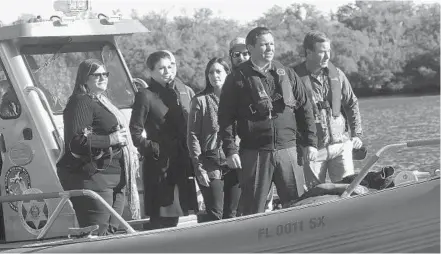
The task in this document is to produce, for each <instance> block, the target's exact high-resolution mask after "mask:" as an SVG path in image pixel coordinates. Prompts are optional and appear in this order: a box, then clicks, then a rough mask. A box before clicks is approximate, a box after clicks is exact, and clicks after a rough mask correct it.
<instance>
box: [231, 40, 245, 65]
mask: <svg viewBox="0 0 441 254" xmlns="http://www.w3.org/2000/svg"><path fill="white" fill-rule="evenodd" d="M230 59H231V66H232V67H233V70H235V69H236V68H237V66H239V64H241V63H243V62H246V61H248V59H250V52H248V49H247V46H246V45H245V38H242V37H236V38H234V39H233V40H232V41H231V42H230Z"/></svg>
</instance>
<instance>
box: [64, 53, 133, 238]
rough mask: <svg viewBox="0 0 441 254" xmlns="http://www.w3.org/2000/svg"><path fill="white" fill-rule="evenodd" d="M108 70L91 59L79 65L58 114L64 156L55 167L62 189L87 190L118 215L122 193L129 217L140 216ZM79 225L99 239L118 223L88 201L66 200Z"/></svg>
mask: <svg viewBox="0 0 441 254" xmlns="http://www.w3.org/2000/svg"><path fill="white" fill-rule="evenodd" d="M108 77H109V72H107V71H106V68H105V66H104V65H103V64H102V63H101V62H100V61H98V60H96V59H87V60H85V61H83V62H81V63H80V65H79V67H78V72H77V77H76V81H75V87H74V90H73V93H72V95H71V96H70V97H69V101H68V103H67V105H66V108H65V109H64V111H63V119H64V142H65V154H64V156H63V157H62V159H61V160H60V161H59V163H58V164H57V169H58V176H59V178H60V182H61V184H62V186H63V188H64V190H74V189H89V190H93V191H95V192H96V193H98V194H99V195H100V196H101V197H102V198H103V199H104V200H105V201H106V202H107V203H108V204H110V205H111V206H112V207H113V209H115V210H116V211H117V212H118V213H119V214H122V213H123V210H124V203H125V197H124V194H125V193H126V194H127V196H128V201H129V207H130V211H131V213H132V217H133V218H139V214H140V213H139V198H138V191H137V187H136V174H137V171H138V168H139V159H138V155H137V150H136V148H135V147H134V146H133V142H132V139H131V137H130V134H129V133H128V128H129V127H128V123H127V121H126V120H125V118H124V116H123V114H122V113H121V112H120V111H119V110H118V108H116V107H115V106H114V105H113V104H112V103H111V102H110V100H109V99H108V98H107V97H106V96H105V91H106V89H107V83H108ZM71 201H72V205H73V208H74V210H75V214H76V216H77V219H78V223H79V225H80V227H86V226H91V225H99V229H98V232H97V234H98V235H107V234H109V233H114V232H115V231H116V230H117V229H118V225H119V224H118V222H117V221H116V219H115V218H114V217H113V216H111V214H110V213H109V212H108V211H107V210H106V209H105V207H104V205H102V204H101V203H99V202H98V201H97V200H95V199H92V198H89V197H72V198H71Z"/></svg>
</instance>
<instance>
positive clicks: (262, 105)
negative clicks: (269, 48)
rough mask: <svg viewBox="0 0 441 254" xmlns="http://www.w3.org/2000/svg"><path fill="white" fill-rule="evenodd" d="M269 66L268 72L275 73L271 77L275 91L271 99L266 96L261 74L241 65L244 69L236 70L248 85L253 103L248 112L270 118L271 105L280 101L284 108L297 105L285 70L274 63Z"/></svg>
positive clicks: (280, 65) (277, 63)
mask: <svg viewBox="0 0 441 254" xmlns="http://www.w3.org/2000/svg"><path fill="white" fill-rule="evenodd" d="M271 64H272V65H273V66H272V67H271V69H270V70H269V71H275V75H273V77H274V83H275V86H276V91H275V93H274V95H273V96H272V98H270V96H268V94H267V92H266V90H265V87H264V85H263V83H262V80H261V77H264V75H263V74H261V73H259V72H257V71H255V70H253V69H252V68H250V66H249V65H242V66H246V67H245V68H240V69H239V70H238V72H239V73H240V74H241V75H242V79H243V80H244V81H245V85H248V86H249V88H250V90H251V97H252V101H253V103H252V104H251V105H250V111H251V113H252V114H255V113H258V114H259V115H260V116H268V115H269V116H270V117H271V111H272V110H273V104H272V103H273V102H274V101H277V100H280V99H283V103H284V104H285V106H288V107H291V108H294V107H296V105H297V104H296V100H295V99H294V94H293V92H292V85H291V83H290V80H289V77H288V74H287V71H286V68H285V67H284V66H283V65H282V64H281V63H279V62H276V61H273V62H271ZM280 93H282V94H280Z"/></svg>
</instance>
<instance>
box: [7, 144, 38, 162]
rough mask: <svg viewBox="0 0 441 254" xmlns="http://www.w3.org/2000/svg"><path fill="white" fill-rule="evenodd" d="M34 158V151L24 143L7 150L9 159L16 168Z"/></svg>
mask: <svg viewBox="0 0 441 254" xmlns="http://www.w3.org/2000/svg"><path fill="white" fill-rule="evenodd" d="M33 158H34V151H33V150H32V148H31V147H30V146H29V145H28V144H26V143H18V144H17V145H15V146H13V147H11V149H9V159H10V160H11V161H12V163H14V164H15V165H18V166H24V165H27V164H29V163H30V162H31V161H32V159H33Z"/></svg>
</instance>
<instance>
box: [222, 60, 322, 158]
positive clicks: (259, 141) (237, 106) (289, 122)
mask: <svg viewBox="0 0 441 254" xmlns="http://www.w3.org/2000/svg"><path fill="white" fill-rule="evenodd" d="M275 63H277V62H272V64H271V67H269V69H268V70H267V71H265V73H263V72H261V71H259V70H258V69H257V67H255V66H254V64H253V63H252V62H251V61H250V60H249V61H247V62H245V63H242V64H241V65H239V66H238V68H237V69H236V70H235V71H234V72H233V73H232V74H230V75H228V77H227V79H226V81H225V84H224V86H223V88H222V94H221V97H220V103H219V127H220V130H219V134H220V136H221V138H222V141H223V150H224V152H225V155H226V156H230V155H232V154H234V153H238V149H237V146H236V144H235V142H234V135H233V124H234V122H235V121H237V134H238V136H239V138H240V140H241V142H240V147H241V148H244V149H256V150H280V149H285V148H290V147H293V146H295V145H296V134H297V132H299V134H300V136H302V140H304V141H303V142H304V143H303V144H302V145H304V146H313V147H317V137H316V127H315V122H314V115H313V112H312V106H311V104H310V102H309V101H308V98H307V95H306V92H305V90H304V88H303V85H301V83H299V82H301V81H300V79H299V78H298V76H297V74H296V73H295V72H294V70H292V69H290V68H286V67H283V68H281V69H283V71H282V70H279V69H280V68H279V69H278V67H276V66H282V65H281V64H280V63H277V64H275ZM279 73H283V74H285V73H287V75H288V77H289V80H290V82H287V83H288V84H291V86H292V93H293V96H294V100H295V105H296V106H295V107H289V106H286V105H285V103H284V100H283V99H280V98H277V96H275V94H277V93H278V94H279V95H280V94H282V87H280V86H281V84H280V83H281V82H278V81H279V80H281V78H280V77H279ZM250 77H259V78H260V80H261V81H262V83H263V84H264V87H265V90H266V92H267V94H268V96H269V97H271V98H272V99H273V101H272V106H273V110H272V111H271V118H270V117H268V116H262V115H260V114H256V113H254V114H253V113H252V110H251V109H250V105H251V108H253V104H254V103H253V99H252V96H251V94H252V92H251V86H250V84H249V83H248V82H249V80H250ZM287 83H286V82H285V84H287ZM279 97H280V96H279Z"/></svg>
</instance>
